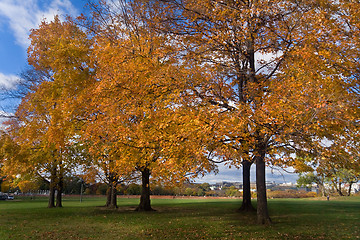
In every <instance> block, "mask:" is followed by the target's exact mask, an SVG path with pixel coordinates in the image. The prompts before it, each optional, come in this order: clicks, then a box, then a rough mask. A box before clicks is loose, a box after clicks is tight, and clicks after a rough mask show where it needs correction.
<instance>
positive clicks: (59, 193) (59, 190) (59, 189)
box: [56, 170, 64, 207]
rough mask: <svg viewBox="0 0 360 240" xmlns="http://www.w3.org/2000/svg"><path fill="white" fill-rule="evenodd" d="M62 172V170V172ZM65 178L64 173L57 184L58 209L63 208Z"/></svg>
mask: <svg viewBox="0 0 360 240" xmlns="http://www.w3.org/2000/svg"><path fill="white" fill-rule="evenodd" d="M60 172H61V170H60ZM63 186H64V181H63V176H62V173H60V175H59V178H58V183H57V194H56V207H62V192H63Z"/></svg>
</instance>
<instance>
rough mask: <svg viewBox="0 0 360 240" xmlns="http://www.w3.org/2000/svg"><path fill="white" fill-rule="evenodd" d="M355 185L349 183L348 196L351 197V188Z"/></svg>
mask: <svg viewBox="0 0 360 240" xmlns="http://www.w3.org/2000/svg"><path fill="white" fill-rule="evenodd" d="M352 185H353V183H352V182H349V191H348V196H350V195H351V188H352Z"/></svg>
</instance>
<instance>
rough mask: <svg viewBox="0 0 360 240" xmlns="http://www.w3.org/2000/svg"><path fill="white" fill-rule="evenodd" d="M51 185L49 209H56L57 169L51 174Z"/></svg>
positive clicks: (52, 170)
mask: <svg viewBox="0 0 360 240" xmlns="http://www.w3.org/2000/svg"><path fill="white" fill-rule="evenodd" d="M50 174H51V175H50V184H49V190H50V194H49V202H48V208H54V207H55V187H56V167H53V168H52V169H51V172H50Z"/></svg>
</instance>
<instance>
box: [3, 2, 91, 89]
mask: <svg viewBox="0 0 360 240" xmlns="http://www.w3.org/2000/svg"><path fill="white" fill-rule="evenodd" d="M85 4H86V0H0V87H11V86H12V85H13V84H14V82H16V79H17V77H16V76H17V75H18V74H19V73H20V72H21V71H22V70H24V69H25V68H26V66H27V61H26V55H27V53H26V49H27V47H28V46H29V43H30V41H29V39H28V35H29V32H30V29H32V28H36V27H37V26H38V25H39V24H40V22H41V21H42V20H43V19H44V18H45V19H47V20H52V19H53V16H54V15H55V14H58V15H60V16H62V17H65V16H66V15H71V16H77V15H78V14H80V12H82V10H83V8H84V6H85Z"/></svg>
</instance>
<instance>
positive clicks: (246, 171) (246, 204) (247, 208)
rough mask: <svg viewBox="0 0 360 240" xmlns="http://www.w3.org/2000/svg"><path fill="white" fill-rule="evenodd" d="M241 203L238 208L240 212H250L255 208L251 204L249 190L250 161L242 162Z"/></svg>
mask: <svg viewBox="0 0 360 240" xmlns="http://www.w3.org/2000/svg"><path fill="white" fill-rule="evenodd" d="M242 165H243V202H242V204H241V207H240V209H239V210H240V211H244V212H252V211H255V208H254V207H253V205H252V204H251V189H250V168H251V165H252V162H251V161H246V160H245V161H243V162H242Z"/></svg>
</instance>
